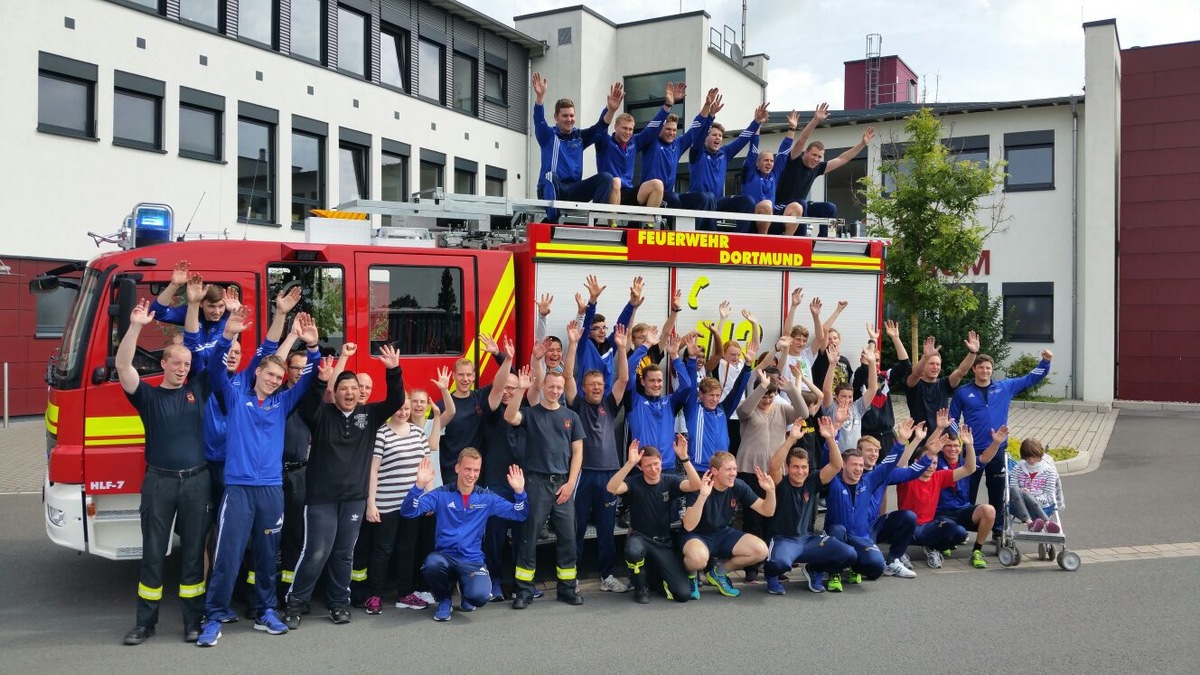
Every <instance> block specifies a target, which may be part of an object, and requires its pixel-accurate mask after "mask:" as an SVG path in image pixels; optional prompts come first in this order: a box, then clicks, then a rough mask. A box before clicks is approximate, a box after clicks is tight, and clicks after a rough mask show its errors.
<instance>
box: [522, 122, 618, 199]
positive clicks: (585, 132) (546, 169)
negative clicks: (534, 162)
mask: <svg viewBox="0 0 1200 675" xmlns="http://www.w3.org/2000/svg"><path fill="white" fill-rule="evenodd" d="M607 130H608V125H606V124H604V121H603V118H601V121H599V122H597V123H596V124H594V125H592V126H590V127H588V128H587V129H582V130H581V129H579V128H578V127H576V128H574V129H572V130H571V133H569V134H561V133H559V132H558V129H557V127H552V126H550V125H548V124H546V107H545V106H543V105H538V104H534V106H533V135H534V137H535V138H537V142H538V146H539V147H541V150H542V167H541V172H540V173H538V180H539V181H541V180H545V178H546V174H548V173H553V174H554V175H555V176H556V177H557V178H558V179H559V180H562V181H565V182H567V183H575V182H578V181H580V180H582V179H583V150H584V148H586V147H587V146H589V145H591V144H592V143H595V142H596V139H598V138H600V137H601V136H604V135H606V134H605V132H606V131H607Z"/></svg>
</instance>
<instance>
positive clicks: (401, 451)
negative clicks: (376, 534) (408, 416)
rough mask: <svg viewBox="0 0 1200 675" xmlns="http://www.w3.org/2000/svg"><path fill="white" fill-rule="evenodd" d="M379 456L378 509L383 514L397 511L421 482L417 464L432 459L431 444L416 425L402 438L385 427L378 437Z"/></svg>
mask: <svg viewBox="0 0 1200 675" xmlns="http://www.w3.org/2000/svg"><path fill="white" fill-rule="evenodd" d="M375 456H376V457H378V458H379V478H378V481H377V483H376V486H375V507H376V508H377V509H379V512H380V513H391V512H392V511H397V510H399V509H400V506H401V505H402V504H403V503H404V498H405V497H406V496H408V491H409V489H411V488H412V486H413V485H414V484H415V483H416V482H417V465H418V464H420V463H421V460H422V459H425V458H426V457H428V456H429V443H428V442H426V440H425V434H423V433H422V432H421V430H420V429H418V428H417V427H416V425H413V424H410V425H408V434H407V435H405V436H401V435H399V434H397V433H396V432H395V431H394V430H393V429H392V428H391V427H390V426H388V425H386V424H385V425H383V426H381V427H379V432H378V433H376V434H375Z"/></svg>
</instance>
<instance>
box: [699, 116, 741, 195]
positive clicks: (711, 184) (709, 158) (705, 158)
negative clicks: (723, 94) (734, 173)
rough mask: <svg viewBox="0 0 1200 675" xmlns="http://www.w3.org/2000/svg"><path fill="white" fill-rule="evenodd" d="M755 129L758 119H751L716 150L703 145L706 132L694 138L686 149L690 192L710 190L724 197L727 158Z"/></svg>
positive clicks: (738, 149)
mask: <svg viewBox="0 0 1200 675" xmlns="http://www.w3.org/2000/svg"><path fill="white" fill-rule="evenodd" d="M710 127H711V125H710ZM756 131H758V120H753V121H751V122H750V126H748V127H746V129H745V130H744V131H742V133H740V134H738V137H737V138H735V139H733V140H732V141H730V142H728V143H726V144H725V145H722V146H721V147H719V148H717V151H716V152H709V151H708V148H706V147H705V146H704V140H705V138H706V137H707V135H708V132H705V135H704V136H701V137H699V138H698V139H696V142H695V144H693V145H692V147H691V149H690V150H688V169H689V171H690V172H691V182H690V183H689V185H688V189H689V190H691V191H692V192H710V193H712V194H713V195H714V196H716V197H724V196H725V174H726V173H727V172H728V169H729V160H731V159H733V158H734V157H737V154H738V153H739V152H741V151H742V148H744V147H746V144H747V143H749V142H750V140H751V139H753V138H754V132H756Z"/></svg>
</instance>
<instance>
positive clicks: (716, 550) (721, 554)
mask: <svg viewBox="0 0 1200 675" xmlns="http://www.w3.org/2000/svg"><path fill="white" fill-rule="evenodd" d="M745 534H746V533H745V532H742V531H741V530H735V529H733V528H732V527H727V528H725V529H723V530H719V531H717V532H710V533H708V534H697V533H695V532H688V533H686V534H684V535H683V544H684V545H685V546H686V545H687V543H688V542H689V541H691V540H693V539H699V540H700V541H701V542H703V544H704V546H705V547H707V548H708V555H709V557H711V558H716V559H717V560H728V559H730V558H732V557H733V547H734V546H737V543H738V541H740V540H741V538H742V537H743V536H744V535H745Z"/></svg>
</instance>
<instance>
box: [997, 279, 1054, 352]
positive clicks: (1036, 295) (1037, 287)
mask: <svg viewBox="0 0 1200 675" xmlns="http://www.w3.org/2000/svg"><path fill="white" fill-rule="evenodd" d="M1000 288H1001V290H1000V294H1001V296H1002V297H1003V299H1004V300H1003V302H1004V336H1005V339H1006V340H1007V341H1009V342H1041V343H1053V342H1054V282H1049V281H1047V282H1016V283H1005V284H1001V287H1000ZM1016 299H1048V300H1049V302H1050V305H1049V307H1048V308H1047V309H1048V311H1049V313H1050V315H1049V318H1048V321H1047V323H1048V324H1049V326H1050V330H1049V332H1047V333H1033V332H1022V331H1021V330H1020V323H1019V322H1018V323H1017V326H1016V327H1015V329H1014V328H1013V327H1011V326H1010V323H1009V321H1010V318H1012V319H1014V320H1016V319H1018V318H1019V317H1017V316H1015V314H1014V313H1010V312H1014V310H1015V307H1014V305H1013V304H1012V303H1013V301H1014V300H1016Z"/></svg>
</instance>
